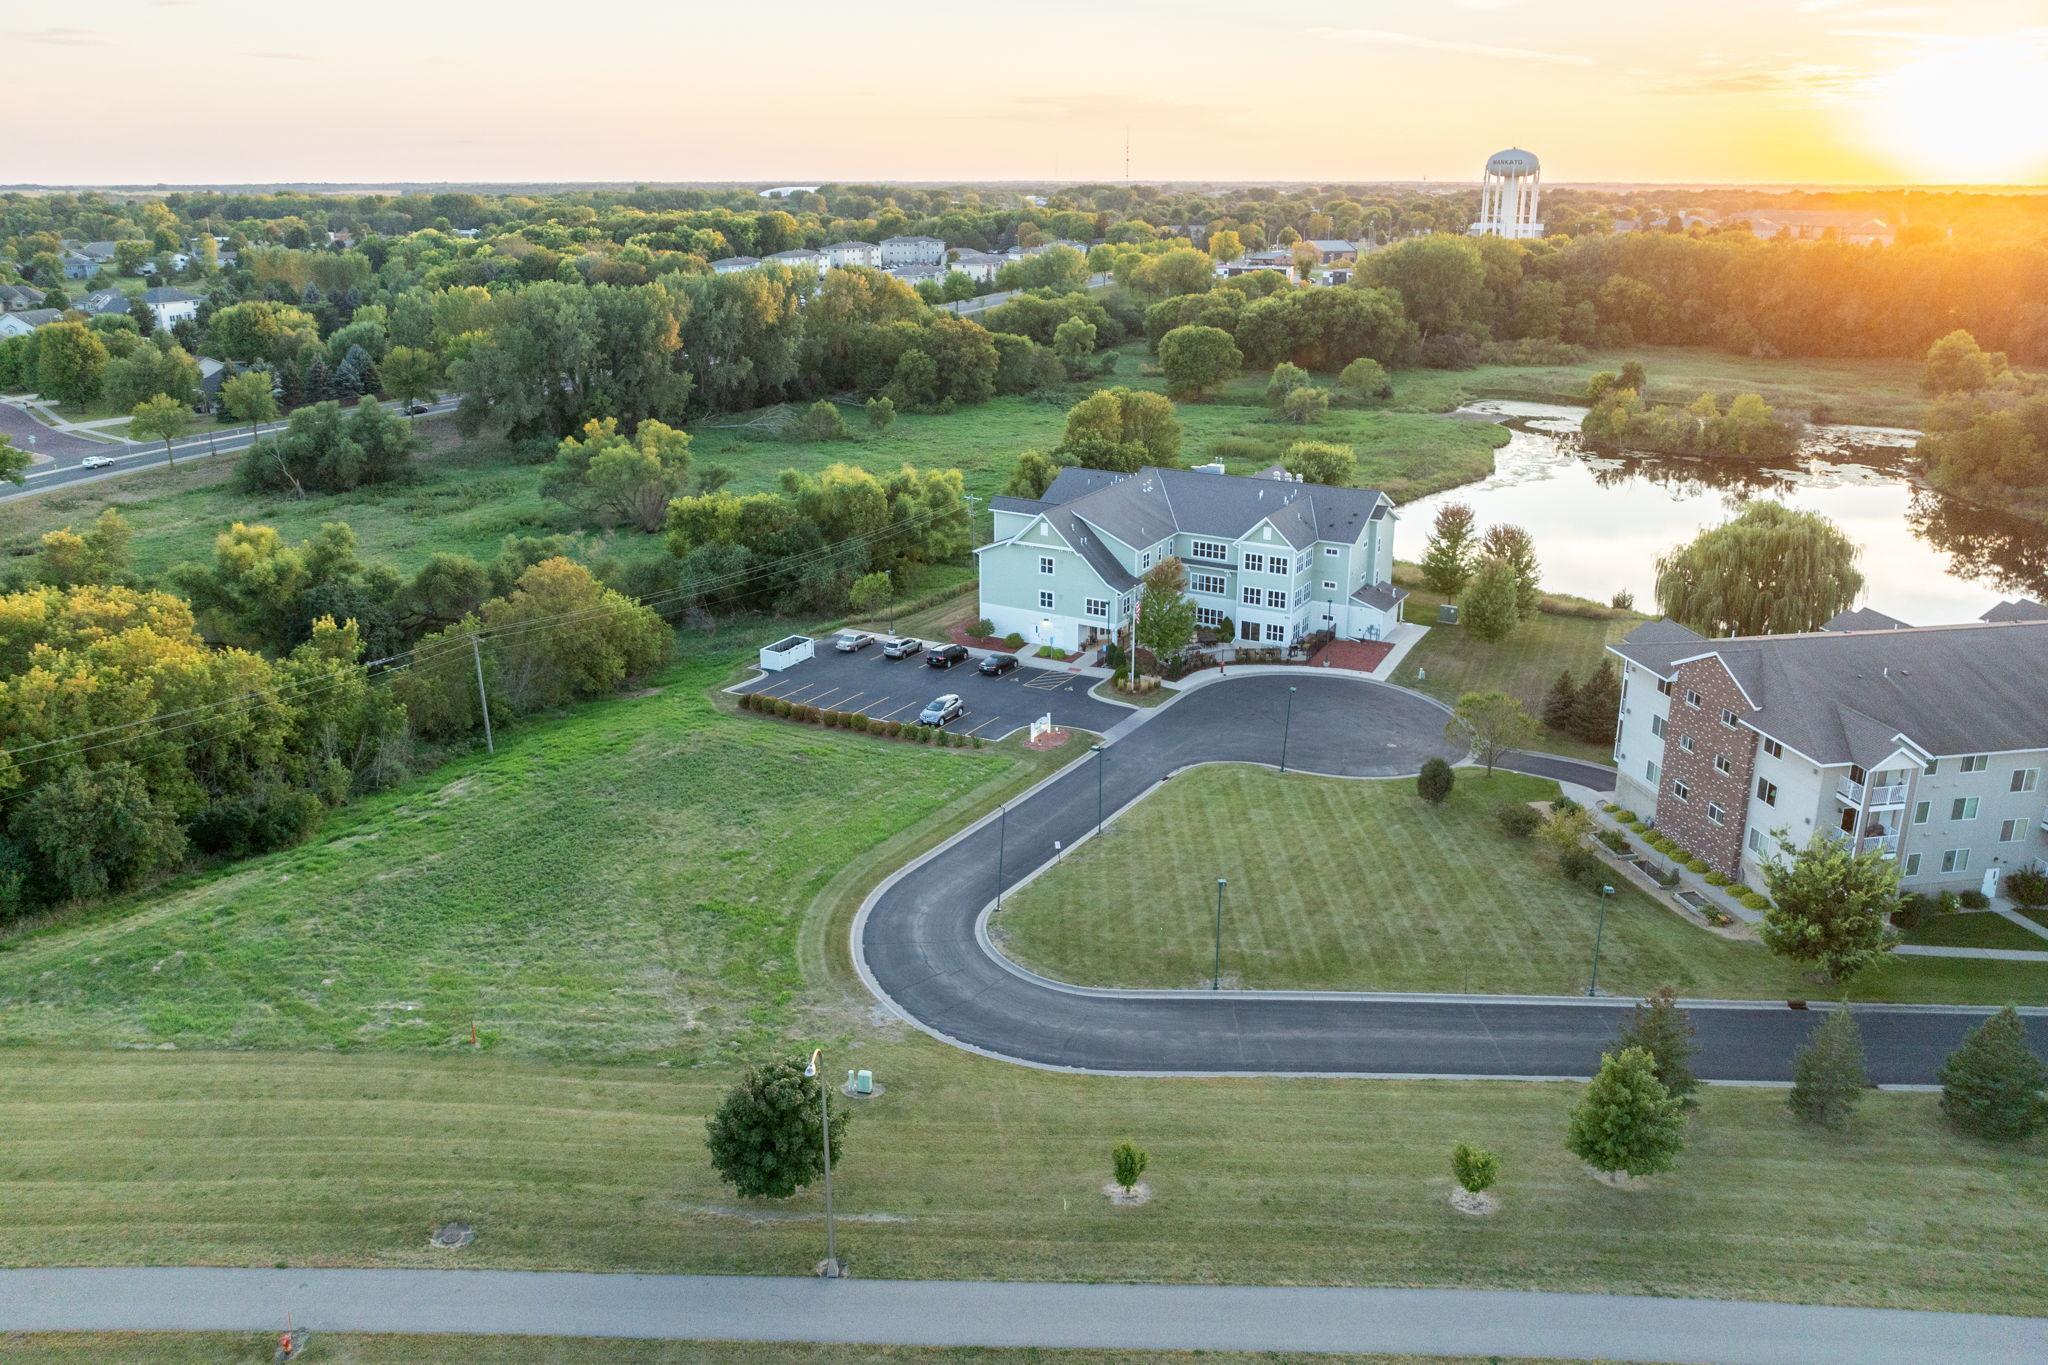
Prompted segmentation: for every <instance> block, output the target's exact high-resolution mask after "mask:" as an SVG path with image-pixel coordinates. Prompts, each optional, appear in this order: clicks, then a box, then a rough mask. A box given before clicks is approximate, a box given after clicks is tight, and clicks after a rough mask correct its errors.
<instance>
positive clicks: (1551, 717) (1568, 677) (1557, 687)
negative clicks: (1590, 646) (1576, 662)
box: [1543, 668, 1579, 733]
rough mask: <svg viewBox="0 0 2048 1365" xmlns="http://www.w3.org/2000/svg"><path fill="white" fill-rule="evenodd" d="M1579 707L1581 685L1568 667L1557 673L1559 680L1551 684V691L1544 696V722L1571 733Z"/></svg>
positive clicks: (1553, 727)
mask: <svg viewBox="0 0 2048 1365" xmlns="http://www.w3.org/2000/svg"><path fill="white" fill-rule="evenodd" d="M1578 709H1579V685H1578V683H1577V682H1575V681H1574V680H1573V678H1572V671H1571V670H1570V669H1569V668H1567V669H1566V670H1565V671H1564V672H1562V673H1560V674H1558V675H1557V681H1555V682H1553V683H1551V684H1550V691H1549V693H1548V694H1547V695H1546V696H1545V697H1544V698H1543V723H1544V724H1545V725H1546V726H1548V727H1549V728H1551V729H1553V730H1557V731H1561V732H1565V733H1569V732H1570V731H1571V728H1572V718H1573V717H1574V716H1575V715H1577V714H1578Z"/></svg>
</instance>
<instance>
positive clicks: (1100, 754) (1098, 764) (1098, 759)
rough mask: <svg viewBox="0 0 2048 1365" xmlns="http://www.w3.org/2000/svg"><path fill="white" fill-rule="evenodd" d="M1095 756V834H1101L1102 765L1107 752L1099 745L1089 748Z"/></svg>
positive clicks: (1106, 758) (1105, 759)
mask: <svg viewBox="0 0 2048 1365" xmlns="http://www.w3.org/2000/svg"><path fill="white" fill-rule="evenodd" d="M1089 751H1090V752H1091V753H1093V754H1094V755H1095V832H1096V833H1097V834H1100V833H1102V765H1103V764H1104V763H1107V762H1108V761H1109V758H1108V755H1109V750H1108V749H1107V748H1106V747H1105V746H1103V745H1100V744H1094V745H1090V746H1089Z"/></svg>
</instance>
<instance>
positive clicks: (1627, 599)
mask: <svg viewBox="0 0 2048 1365" xmlns="http://www.w3.org/2000/svg"><path fill="white" fill-rule="evenodd" d="M1607 605H1608V606H1610V607H1613V608H1614V609H1615V610H1616V611H1634V610H1635V608H1636V595H1635V594H1634V593H1632V592H1630V591H1629V590H1628V589H1627V588H1623V589H1622V590H1621V591H1620V592H1618V593H1616V594H1614V596H1612V597H1610V598H1608V599H1607Z"/></svg>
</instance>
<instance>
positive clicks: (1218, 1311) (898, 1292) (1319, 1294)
mask: <svg viewBox="0 0 2048 1365" xmlns="http://www.w3.org/2000/svg"><path fill="white" fill-rule="evenodd" d="M287 1313H289V1314H290V1315H291V1321H292V1325H293V1326H295V1327H297V1328H299V1329H301V1330H305V1331H309V1332H312V1333H314V1334H316V1335H317V1334H318V1333H322V1332H414V1333H428V1332H431V1333H460V1334H467V1335H476V1336H511V1335H519V1336H572V1337H613V1338H631V1339H639V1340H651V1339H664V1340H694V1341H796V1342H855V1343H862V1344H872V1345H883V1344H901V1345H914V1346H985V1347H994V1346H1013V1347H1014V1346H1026V1347H1049V1348H1056V1347H1082V1348H1088V1347H1092V1348H1096V1349H1127V1350H1198V1349H1199V1350H1219V1351H1229V1350H1237V1351H1315V1352H1323V1351H1330V1352H1335V1351H1346V1352H1387V1353H1398V1354H1407V1353H1411V1352H1412V1353H1416V1354H1428V1355H1437V1354H1443V1355H1469V1356H1488V1355H1503V1356H1508V1355H1511V1356H1545V1357H1553V1358H1556V1357H1563V1358H1574V1357H1578V1358H1589V1359H1606V1360H1646V1361H1700V1360H1713V1361H1727V1362H1736V1363H1737V1365H1807V1362H1811V1361H1816V1360H1855V1361H1858V1362H1862V1365H1923V1363H1924V1362H1927V1361H1941V1362H1944V1365H1994V1363H1997V1365H2003V1363H2004V1362H2022V1361H2024V1362H2029V1365H2032V1362H2038V1361H2040V1360H2043V1359H2048V1321H2043V1320H2041V1319H2032V1318H2011V1317H1994V1316H1991V1315H1989V1314H1974V1313H1916V1312H1904V1311H1900V1310H1897V1309H1880V1308H1820V1307H1810V1306H1805V1305H1800V1304H1775V1303H1731V1302H1724V1301H1718V1300H1710V1299H1658V1298H1648V1297H1639V1296H1624V1295H1606V1294H1535V1293H1516V1292H1508V1291H1494V1290H1472V1289H1290V1288H1277V1287H1265V1286H1243V1285H1151V1284H1132V1285H1107V1284H1101V1285H1098V1284H1014V1283H986V1282H976V1281H971V1280H969V1281H946V1280H939V1281H908V1280H860V1279H848V1280H820V1279H795V1278H766V1277H761V1278H754V1277H741V1276H715V1275H713V1276H706V1275H585V1274H568V1273H543V1272H529V1271H507V1270H230V1269H197V1268H193V1269H183V1268H171V1267H153V1268H147V1269H68V1270H0V1331H9V1332H33V1331H46V1332H75V1331H182V1332H198V1331H215V1332H274V1331H277V1330H279V1329H280V1328H282V1327H283V1326H284V1322H285V1315H286V1314H287Z"/></svg>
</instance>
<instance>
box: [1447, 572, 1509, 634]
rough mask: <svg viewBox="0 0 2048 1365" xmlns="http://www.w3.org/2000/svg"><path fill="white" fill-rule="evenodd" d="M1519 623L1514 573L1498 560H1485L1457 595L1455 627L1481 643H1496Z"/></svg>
mask: <svg viewBox="0 0 2048 1365" xmlns="http://www.w3.org/2000/svg"><path fill="white" fill-rule="evenodd" d="M1521 621H1522V611H1521V607H1520V605H1519V604H1518V601H1517V594H1516V589H1515V571H1514V570H1513V569H1511V568H1509V567H1508V566H1507V565H1506V564H1504V563H1502V562H1501V561H1500V560H1498V559H1489V560H1487V561H1486V562H1485V563H1483V564H1481V565H1480V566H1479V569H1478V571H1477V572H1475V573H1474V574H1473V575H1472V580H1471V581H1470V582H1469V583H1467V584H1466V585H1465V590H1464V591H1463V592H1461V593H1459V594H1458V624H1459V625H1461V626H1463V627H1464V628H1465V629H1467V630H1469V631H1471V632H1472V633H1473V634H1474V635H1476V636H1478V637H1479V638H1480V639H1482V640H1486V641H1497V640H1504V639H1506V638H1507V635H1508V632H1509V631H1511V630H1513V629H1514V628H1515V627H1516V626H1517V625H1520V624H1521Z"/></svg>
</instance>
